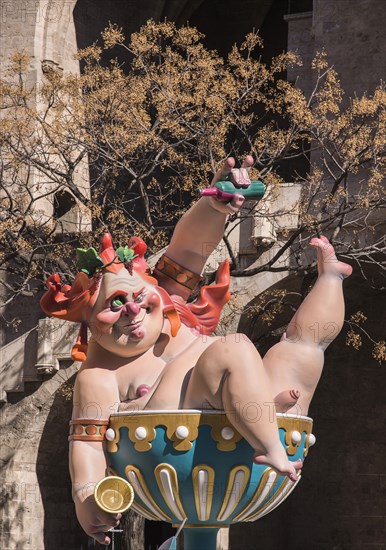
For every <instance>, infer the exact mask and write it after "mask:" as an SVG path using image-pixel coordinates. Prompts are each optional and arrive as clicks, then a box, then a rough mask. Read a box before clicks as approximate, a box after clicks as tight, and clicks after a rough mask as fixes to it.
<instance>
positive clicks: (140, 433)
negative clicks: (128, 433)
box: [134, 426, 147, 441]
mask: <svg viewBox="0 0 386 550" xmlns="http://www.w3.org/2000/svg"><path fill="white" fill-rule="evenodd" d="M134 435H135V438H136V439H139V440H140V441H142V440H143V439H145V438H146V436H147V429H146V428H144V427H143V426H139V427H138V428H137V429H136V430H135V432H134Z"/></svg>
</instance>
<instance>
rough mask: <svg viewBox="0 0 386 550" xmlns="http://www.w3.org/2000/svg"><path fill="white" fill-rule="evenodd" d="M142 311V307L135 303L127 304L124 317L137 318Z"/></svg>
mask: <svg viewBox="0 0 386 550" xmlns="http://www.w3.org/2000/svg"><path fill="white" fill-rule="evenodd" d="M140 310H141V306H140V305H139V304H136V303H135V302H126V304H125V307H123V308H122V315H125V316H129V315H130V317H135V316H136V315H138V313H139V312H140Z"/></svg>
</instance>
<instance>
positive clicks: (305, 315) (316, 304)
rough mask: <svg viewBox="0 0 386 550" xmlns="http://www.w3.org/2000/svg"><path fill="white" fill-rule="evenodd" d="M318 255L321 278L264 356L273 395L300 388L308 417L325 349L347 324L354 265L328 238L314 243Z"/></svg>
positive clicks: (301, 405)
mask: <svg viewBox="0 0 386 550" xmlns="http://www.w3.org/2000/svg"><path fill="white" fill-rule="evenodd" d="M310 244H311V246H313V247H315V248H316V250H317V255H318V274H319V275H318V279H317V281H316V283H315V285H314V287H313V288H312V290H311V292H310V293H309V294H308V296H307V297H306V298H305V300H304V301H303V303H302V304H301V305H300V307H299V309H298V310H297V312H296V313H295V315H294V317H293V318H292V320H291V322H290V324H289V326H288V329H287V333H286V336H285V337H284V338H283V339H282V341H281V342H279V343H278V344H276V345H275V346H273V347H272V348H271V349H270V350H269V351H268V353H267V354H266V355H265V357H264V360H263V361H264V366H265V367H266V370H267V373H268V376H269V378H270V380H271V383H272V391H273V394H274V395H275V393H280V392H281V391H283V389H284V388H288V387H296V388H299V389H300V398H299V405H300V407H301V412H302V413H303V414H306V413H307V411H308V406H309V403H310V401H311V398H312V395H313V393H314V391H315V389H316V385H317V383H318V381H319V378H320V375H321V372H322V368H323V363H324V350H325V349H326V348H327V347H328V346H329V344H330V343H331V342H332V341H333V340H334V339H335V338H336V336H337V335H338V334H339V332H340V330H341V328H342V325H343V321H344V299H343V289H342V282H343V279H344V278H345V277H348V276H349V275H350V274H351V272H352V268H351V266H349V265H347V264H345V263H343V262H339V261H338V260H337V258H336V255H335V251H334V249H333V247H332V245H331V244H330V243H329V241H328V239H327V238H326V237H321V238H320V239H319V238H314V239H312V240H311V242H310Z"/></svg>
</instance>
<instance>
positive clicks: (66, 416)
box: [36, 376, 106, 550]
mask: <svg viewBox="0 0 386 550" xmlns="http://www.w3.org/2000/svg"><path fill="white" fill-rule="evenodd" d="M74 379H75V376H73V377H72V378H71V379H70V380H69V382H70V383H73V382H74ZM71 411H72V400H67V399H66V398H65V397H64V395H62V394H61V392H60V390H59V391H58V392H56V394H55V397H54V400H53V403H52V406H51V408H50V412H49V414H48V416H47V420H46V423H45V426H44V430H43V433H42V436H41V440H40V445H39V450H38V455H37V464H36V473H37V478H38V483H39V487H40V492H41V498H42V501H43V502H42V504H43V508H44V549H45V550H51V549H54V548H55V550H69V549H71V550H86V549H87V548H88V547H89V546H88V537H87V536H86V535H85V533H83V531H82V529H81V527H80V525H79V523H78V520H77V518H76V515H75V509H74V504H73V502H72V498H71V479H70V475H69V471H68V440H67V437H68V422H69V420H70V419H71ZM105 548H106V547H105Z"/></svg>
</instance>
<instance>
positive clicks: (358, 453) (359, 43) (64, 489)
mask: <svg viewBox="0 0 386 550" xmlns="http://www.w3.org/2000/svg"><path fill="white" fill-rule="evenodd" d="M0 10H1V13H0V26H1V27H0V69H1V70H2V68H3V67H4V64H5V62H6V59H7V56H8V54H9V53H10V52H12V51H13V50H15V49H24V50H25V51H27V52H28V53H29V54H30V55H31V56H32V61H31V67H30V72H29V78H30V79H31V82H35V83H37V84H38V83H39V82H40V81H41V79H42V76H43V73H44V71H45V70H48V69H49V68H54V69H59V70H64V71H72V72H76V71H78V70H79V67H78V65H77V64H76V63H75V61H74V60H73V53H74V51H75V50H76V47H77V46H78V47H83V46H85V45H87V44H89V43H91V42H93V41H94V40H95V39H96V38H97V36H98V34H99V32H100V31H101V30H102V29H103V28H104V26H105V25H106V23H107V22H108V21H109V20H110V21H112V22H118V23H119V25H121V26H123V27H124V30H125V32H126V34H129V33H130V32H133V31H135V30H137V29H138V28H139V26H140V25H141V24H143V23H144V22H145V21H146V20H147V19H148V18H150V17H152V18H154V19H156V20H162V19H163V18H165V17H167V18H168V19H171V20H175V21H176V22H177V23H178V24H182V23H184V22H186V21H189V22H190V23H191V24H192V25H196V26H197V27H198V28H199V29H200V30H202V32H204V33H205V34H206V42H207V45H208V46H210V47H214V48H216V49H218V50H219V51H220V52H221V53H225V52H226V51H227V49H229V47H230V46H231V44H232V43H233V42H234V41H236V40H239V39H240V38H241V37H242V36H243V35H245V34H246V33H247V32H248V31H249V30H251V28H252V27H255V28H261V32H262V34H263V36H264V38H265V41H266V55H267V56H270V55H274V54H275V53H277V52H280V51H282V50H283V49H285V48H287V47H288V48H289V49H295V50H298V51H299V53H300V54H301V56H302V57H303V59H304V60H305V61H307V60H310V59H311V58H312V56H313V54H314V53H315V51H316V50H318V49H320V48H324V49H325V50H326V51H327V53H328V56H329V59H330V61H331V62H332V63H333V64H334V67H335V69H336V70H337V72H338V73H339V75H340V79H341V82H342V84H343V87H344V88H345V90H346V91H347V93H348V95H351V96H352V95H355V94H356V93H357V94H361V93H363V92H364V91H366V90H367V91H368V92H371V91H372V90H373V89H374V87H375V86H376V85H377V84H378V82H379V80H380V79H381V78H384V77H385V74H384V69H385V35H384V29H385V28H386V25H385V23H386V21H385V10H384V6H383V2H381V0H356V1H355V2H354V1H353V0H339V1H336V0H313V2H312V0H275V1H272V0H239V1H238V2H235V1H234V0H190V1H188V0H181V1H179V2H176V1H174V0H142V1H141V0H103V1H102V0H97V1H92V0H78V1H76V0H56V1H49V0H36V1H35V0H14V1H4V0H1V1H0ZM306 65H307V63H305V67H306ZM297 74H298V75H299V71H297ZM294 76H295V75H293V74H289V75H288V78H289V79H293V78H294ZM299 83H300V85H301V86H302V87H303V88H304V89H305V90H306V91H307V90H310V89H311V87H312V80H311V76H310V72H309V71H307V69H306V68H305V69H304V70H303V71H302V72H301V73H300V80H299ZM80 185H83V186H84V189H85V192H87V184H86V183H85V181H84V178H83V179H82V181H81V182H80ZM296 193H298V189H297V188H296V187H294V186H291V185H289V186H288V187H286V188H283V195H282V197H284V198H285V197H287V198H288V197H292V199H291V200H294V197H295V196H296ZM287 198H285V200H287ZM51 206H52V205H49V204H47V205H46V208H47V211H48V213H49V212H50V208H51ZM75 221H76V219H75ZM288 224H289V225H288V227H283V228H282V229H283V230H284V229H286V230H291V228H293V227H296V219H295V220H290V221H289V222H288ZM291 224H292V225H291ZM383 230H384V226H383ZM244 231H246V233H247V237H246V238H247V240H248V242H249V236H250V231H255V232H256V231H257V232H259V231H262V230H261V228H260V229H259V228H256V227H255V228H244ZM259 235H260V236H261V233H260V234H259ZM259 235H258V236H259ZM239 238H240V241H239V242H242V239H243V235H239ZM276 238H277V239H278V242H280V231H279V234H278V235H277V236H276ZM243 250H244V253H245V250H246V249H245V247H244V248H243ZM274 250H275V248H274V247H273V248H272V249H271V250H270V251H269V252H267V254H272V253H273V251H274ZM253 253H254V251H253V250H252V249H251V250H249V251H248V254H251V255H253ZM261 260H262V259H261ZM261 260H260V261H261ZM285 277H286V273H285V272H284V273H283V274H282V275H280V276H279V275H277V274H269V275H267V274H265V275H261V276H258V277H257V278H255V279H253V280H251V281H250V282H248V285H245V280H244V281H238V280H235V281H234V283H233V284H234V288H235V289H239V288H241V287H243V289H244V295H243V300H244V302H245V303H250V302H251V301H253V299H254V297H255V296H256V295H257V294H258V293H259V292H261V291H262V290H264V289H265V288H268V287H271V286H272V285H276V286H278V287H280V285H283V284H284V285H286V287H288V288H293V289H298V288H299V284H300V281H298V280H297V279H296V277H293V276H291V277H287V278H285ZM374 277H376V273H374ZM384 305H385V299H384V295H382V294H380V293H379V291H376V290H372V289H371V288H370V287H364V286H363V284H362V283H361V279H360V276H359V275H358V274H356V275H354V276H353V277H352V278H351V279H350V280H349V281H348V285H347V310H348V314H350V313H352V312H355V311H357V310H359V309H364V308H367V310H371V311H372V319H370V325H369V331H370V332H372V333H374V334H375V335H378V339H381V338H382V334H381V327H382V325H383V326H384V325H385V320H386V319H385V313H384ZM25 310H28V312H27V313H25V314H24V317H23V325H22V327H21V328H19V332H18V333H13V332H10V331H8V332H6V331H4V330H3V332H2V340H1V344H2V347H1V349H0V358H1V361H0V384H1V387H0V399H1V407H2V408H1V409H0V416H1V426H0V430H1V443H2V444H1V455H0V456H1V466H2V470H1V481H2V502H1V509H0V518H1V531H0V547H1V548H3V549H4V550H28V549H31V550H32V549H33V550H54V549H55V550H60V549H62V548H63V549H65V548H66V549H71V550H81V549H86V548H89V547H91V546H90V543H89V542H88V541H87V539H86V537H85V536H84V534H83V533H82V532H81V529H80V528H79V526H78V524H77V520H76V518H75V515H74V511H73V506H72V502H71V495H70V480H69V476H68V473H67V427H68V419H69V418H70V415H71V402H70V401H69V400H68V399H67V384H68V383H69V382H71V381H73V379H74V376H75V374H76V371H77V368H78V366H79V365H77V364H76V363H72V361H71V359H70V354H69V353H70V352H69V350H70V348H71V343H72V341H73V336H74V335H73V333H72V332H71V329H69V328H68V327H67V326H63V325H62V324H60V323H54V322H52V321H47V320H45V319H44V318H43V316H42V314H41V313H40V312H39V310H38V308H37V307H35V306H34V304H32V303H30V304H28V307H27V308H25ZM240 328H241V329H242V330H244V331H246V332H248V331H249V332H250V330H251V329H250V326H249V324H248V320H247V319H243V318H241V320H240V326H239V329H240ZM257 330H258V327H257ZM269 344H270V342H268V341H267V342H264V343H263V346H264V345H265V346H268V345H269ZM365 356H366V360H363V359H362V352H360V353H358V352H354V351H352V352H351V351H350V350H349V349H348V348H346V347H345V346H344V342H343V341H342V340H338V341H337V342H336V343H335V344H334V348H333V349H332V350H331V351H330V350H329V352H328V354H327V358H326V366H325V373H324V377H323V379H322V381H321V384H320V387H319V388H318V391H317V394H316V397H315V400H314V402H313V405H312V409H311V411H310V414H311V416H314V417H315V420H316V421H315V428H314V431H315V433H316V436H317V438H318V441H317V445H316V447H315V448H314V449H313V451H312V453H311V454H310V457H309V459H308V462H307V468H305V470H304V475H303V480H302V482H301V487H299V489H298V490H297V491H295V492H294V494H293V495H291V497H290V498H289V499H288V500H287V501H286V502H285V503H284V504H283V505H282V506H281V507H279V508H278V509H277V510H275V512H273V513H272V514H270V515H268V516H266V517H265V518H264V519H263V520H261V521H259V522H257V523H254V524H243V525H239V526H236V527H234V528H232V529H231V531H230V537H229V544H230V546H229V547H230V548H232V549H234V550H238V549H240V550H253V549H254V548H256V547H262V548H265V550H277V549H278V548H286V549H288V550H308V549H309V548H315V549H318V550H370V549H372V550H373V549H379V550H381V549H382V548H384V540H385V538H386V536H385V533H384V520H385V517H384V514H385V512H384V509H382V506H381V502H382V492H384V490H385V486H386V483H385V471H384V456H385V454H384V451H385V449H384V445H385V437H384V436H385V432H384V412H385V410H384V395H385V375H384V374H383V373H382V370H381V367H380V366H379V365H378V363H377V362H376V361H375V360H371V359H368V357H371V353H367V355H366V354H365V350H364V351H363V357H365ZM149 541H150V538H149V537H148V546H147V548H146V550H148V548H156V546H155V545H153V546H151V543H150V542H149ZM225 547H226V544H225V543H223V548H225ZM138 550H140V549H138Z"/></svg>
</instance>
